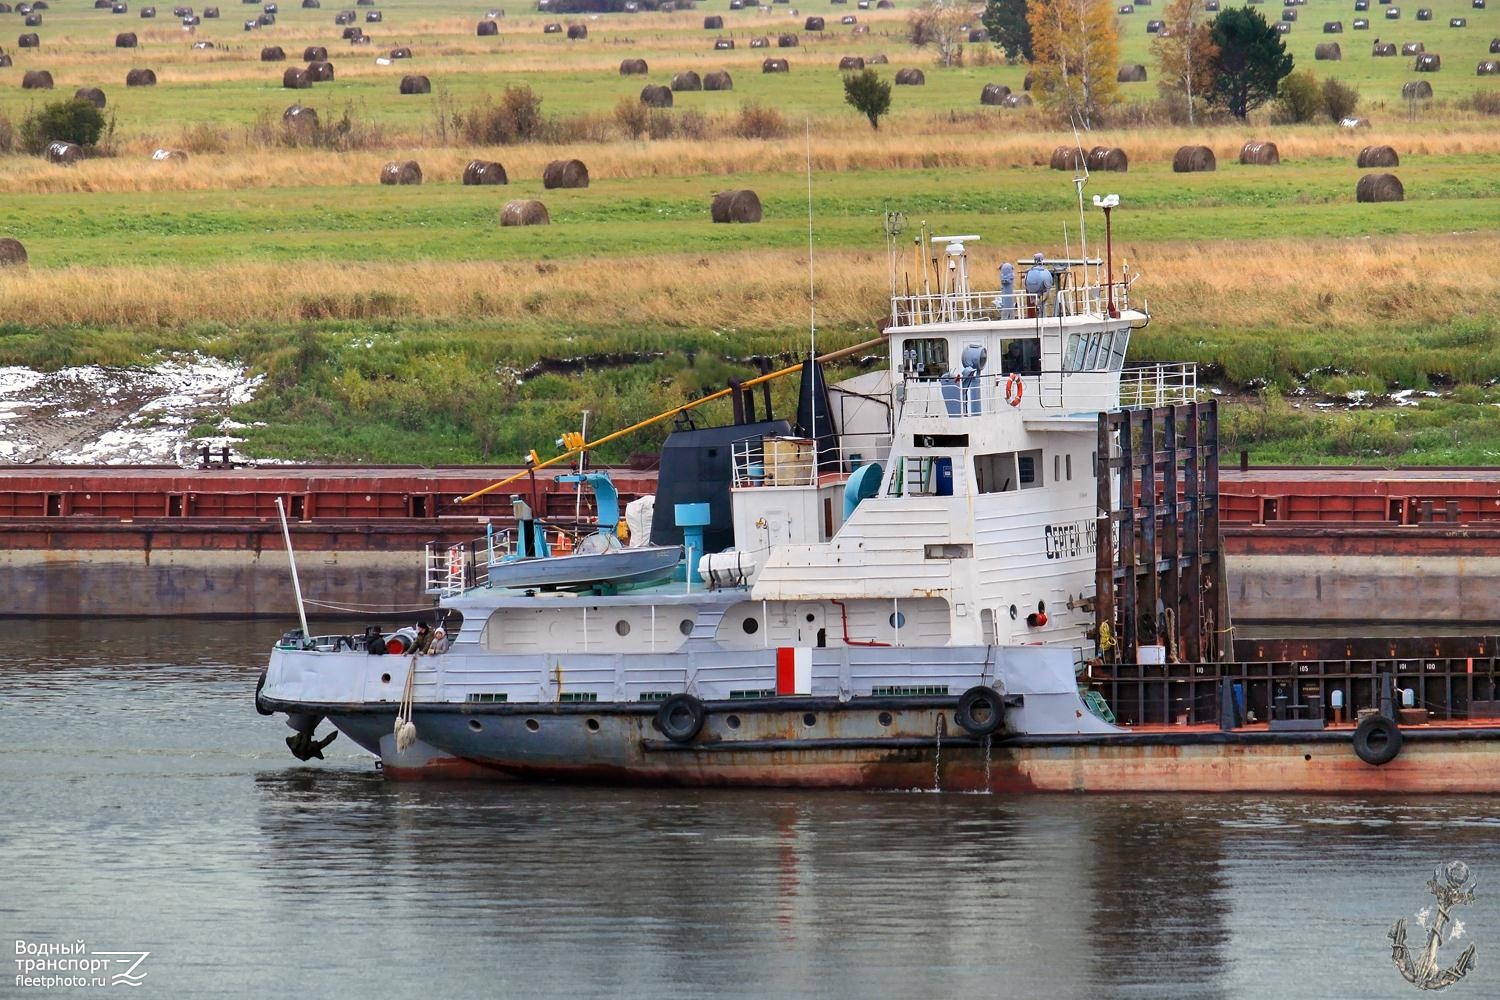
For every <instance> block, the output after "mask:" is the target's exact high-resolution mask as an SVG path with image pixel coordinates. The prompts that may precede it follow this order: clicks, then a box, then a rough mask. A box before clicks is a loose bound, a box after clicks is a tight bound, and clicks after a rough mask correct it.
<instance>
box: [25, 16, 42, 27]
mask: <svg viewBox="0 0 1500 1000" xmlns="http://www.w3.org/2000/svg"><path fill="white" fill-rule="evenodd" d="M21 23H22V24H24V25H25V26H26V27H28V28H40V27H41V26H42V15H40V14H27V15H26V17H25V19H24V20H23V21H22V22H21Z"/></svg>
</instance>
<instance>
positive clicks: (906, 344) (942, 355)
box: [901, 337, 951, 379]
mask: <svg viewBox="0 0 1500 1000" xmlns="http://www.w3.org/2000/svg"><path fill="white" fill-rule="evenodd" d="M901 363H902V370H903V371H904V372H906V374H907V375H909V376H910V377H912V378H918V379H935V378H937V377H938V376H940V375H944V374H946V373H947V372H948V371H950V370H951V369H950V368H949V367H948V341H947V339H946V338H944V337H912V338H911V339H909V340H904V341H902V343H901Z"/></svg>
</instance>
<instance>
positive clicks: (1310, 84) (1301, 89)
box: [1276, 69, 1324, 122]
mask: <svg viewBox="0 0 1500 1000" xmlns="http://www.w3.org/2000/svg"><path fill="white" fill-rule="evenodd" d="M1323 109H1324V103H1323V93H1322V91H1321V90H1320V89H1319V87H1318V78H1317V77H1315V76H1313V73H1312V70H1310V69H1299V70H1295V71H1293V72H1292V73H1289V74H1287V76H1285V77H1284V78H1283V79H1282V81H1281V85H1280V86H1279V87H1278V88H1277V89H1276V117H1277V118H1278V119H1279V120H1281V121H1283V122H1310V121H1312V120H1313V119H1315V118H1317V117H1318V115H1320V114H1322V112H1323Z"/></svg>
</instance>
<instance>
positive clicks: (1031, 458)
mask: <svg viewBox="0 0 1500 1000" xmlns="http://www.w3.org/2000/svg"><path fill="white" fill-rule="evenodd" d="M1016 472H1017V474H1018V478H1019V479H1020V483H1021V489H1023V490H1034V489H1037V488H1038V487H1040V486H1041V485H1042V452H1041V449H1036V450H1034V451H1022V452H1017V453H1016Z"/></svg>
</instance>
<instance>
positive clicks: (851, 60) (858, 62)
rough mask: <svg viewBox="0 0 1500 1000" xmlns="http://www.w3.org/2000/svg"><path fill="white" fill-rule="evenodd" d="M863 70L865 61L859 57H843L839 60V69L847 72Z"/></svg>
mask: <svg viewBox="0 0 1500 1000" xmlns="http://www.w3.org/2000/svg"><path fill="white" fill-rule="evenodd" d="M864 68H865V61H864V60H863V59H861V58H860V57H859V56H844V58H842V59H840V60H839V69H841V70H844V71H845V72H849V71H851V70H859V69H864Z"/></svg>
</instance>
